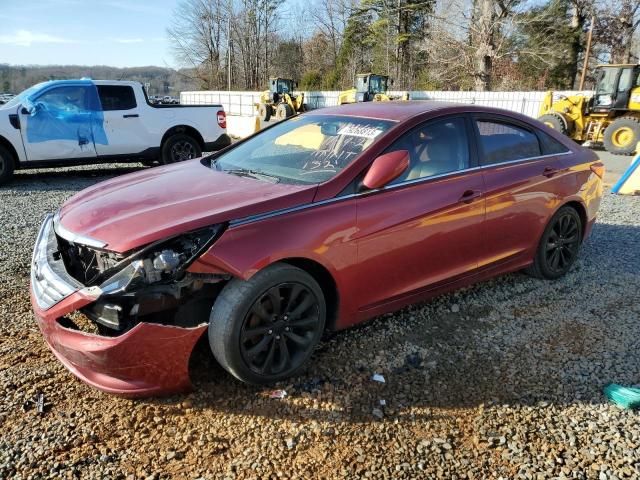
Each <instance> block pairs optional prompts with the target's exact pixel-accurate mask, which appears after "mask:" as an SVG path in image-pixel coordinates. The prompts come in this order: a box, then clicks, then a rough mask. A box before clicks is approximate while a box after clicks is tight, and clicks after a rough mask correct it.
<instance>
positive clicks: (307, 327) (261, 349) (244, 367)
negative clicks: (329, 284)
mask: <svg viewBox="0 0 640 480" xmlns="http://www.w3.org/2000/svg"><path fill="white" fill-rule="evenodd" d="M325 320H326V303H325V299H324V294H323V292H322V289H321V288H320V285H318V282H316V281H315V279H314V278H313V277H312V276H311V275H309V274H308V273H307V272H305V271H304V270H301V269H299V268H296V267H293V266H291V265H288V264H284V263H276V264H274V265H271V266H269V267H267V268H265V269H264V270H261V271H259V272H258V273H256V274H255V275H254V276H253V277H251V278H250V279H249V280H247V281H244V280H240V279H233V280H231V281H230V282H229V283H228V284H227V285H226V286H225V287H224V288H223V290H222V292H220V295H218V298H217V299H216V301H215V303H214V305H213V308H212V309H211V316H210V320H209V345H210V346H211V351H212V352H213V355H214V356H215V358H216V360H217V361H218V363H220V365H221V366H222V367H223V368H224V369H225V370H227V371H228V372H229V373H231V374H232V375H233V376H234V377H236V378H238V379H239V380H241V381H243V382H245V383H250V384H254V385H266V384H271V383H274V382H277V381H280V380H283V379H285V378H288V377H291V376H293V375H295V374H296V373H297V372H298V371H300V369H302V368H303V367H304V365H305V364H306V363H307V362H308V360H309V358H310V357H311V354H312V353H313V350H314V348H315V346H316V345H317V344H318V342H319V341H320V337H321V336H322V333H323V331H324V325H325Z"/></svg>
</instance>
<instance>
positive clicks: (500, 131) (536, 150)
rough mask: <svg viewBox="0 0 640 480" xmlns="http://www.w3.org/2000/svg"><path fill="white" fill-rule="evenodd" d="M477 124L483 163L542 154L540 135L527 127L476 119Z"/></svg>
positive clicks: (500, 161)
mask: <svg viewBox="0 0 640 480" xmlns="http://www.w3.org/2000/svg"><path fill="white" fill-rule="evenodd" d="M476 125H477V126H478V134H479V140H480V147H481V149H482V153H483V159H482V162H481V163H482V164H483V165H493V164H496V163H504V162H510V161H513V160H522V159H525V158H533V157H539V156H540V155H541V154H542V153H541V150H540V143H539V142H538V137H536V135H535V133H533V132H531V131H529V130H527V129H525V128H522V127H519V126H516V125H513V124H511V123H506V122H501V121H493V120H476Z"/></svg>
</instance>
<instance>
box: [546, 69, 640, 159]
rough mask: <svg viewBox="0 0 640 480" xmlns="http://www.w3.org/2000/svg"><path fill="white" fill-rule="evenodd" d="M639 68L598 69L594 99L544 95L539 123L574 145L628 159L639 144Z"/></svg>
mask: <svg viewBox="0 0 640 480" xmlns="http://www.w3.org/2000/svg"><path fill="white" fill-rule="evenodd" d="M639 75H640V65H637V64H632V65H599V66H597V67H596V85H595V92H594V94H593V96H585V95H582V94H578V95H571V96H559V98H557V99H556V100H555V101H554V95H553V92H547V94H546V95H545V98H544V100H543V102H542V106H541V107H540V116H539V117H538V120H540V121H541V122H543V123H544V124H546V125H548V126H550V127H551V128H554V129H556V130H558V131H560V132H562V133H564V134H565V135H567V136H569V137H571V138H572V139H574V140H575V141H576V142H579V143H588V144H589V145H603V146H604V148H605V149H606V150H607V151H608V152H611V153H617V154H621V155H631V154H633V153H634V151H635V148H636V144H637V143H638V142H639V141H640V82H639V81H638V77H639Z"/></svg>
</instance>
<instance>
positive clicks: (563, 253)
mask: <svg viewBox="0 0 640 480" xmlns="http://www.w3.org/2000/svg"><path fill="white" fill-rule="evenodd" d="M580 234H581V232H580V225H579V221H578V220H576V216H575V215H572V214H571V212H563V214H562V215H560V216H558V218H556V221H555V222H554V224H553V226H552V227H551V231H550V232H549V235H548V236H547V244H546V250H545V256H546V262H547V266H548V267H549V269H550V270H551V271H553V272H554V273H559V274H562V273H564V272H566V271H567V270H568V269H569V267H570V266H571V265H573V262H575V260H576V257H577V255H578V250H579V248H580Z"/></svg>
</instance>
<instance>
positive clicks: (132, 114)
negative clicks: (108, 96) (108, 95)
mask: <svg viewBox="0 0 640 480" xmlns="http://www.w3.org/2000/svg"><path fill="white" fill-rule="evenodd" d="M139 116H140V115H138V114H137V113H129V114H127V115H122V118H138V117H139Z"/></svg>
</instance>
